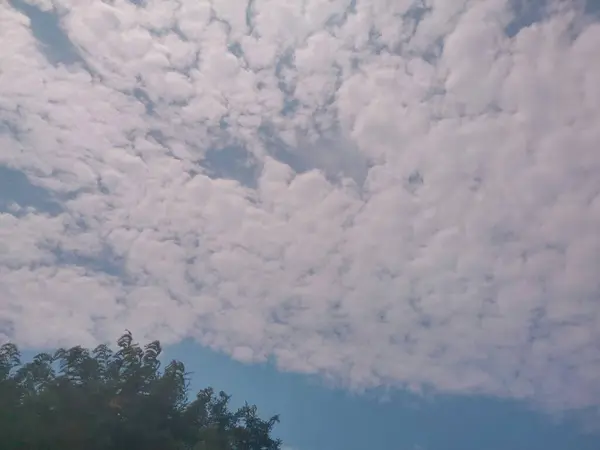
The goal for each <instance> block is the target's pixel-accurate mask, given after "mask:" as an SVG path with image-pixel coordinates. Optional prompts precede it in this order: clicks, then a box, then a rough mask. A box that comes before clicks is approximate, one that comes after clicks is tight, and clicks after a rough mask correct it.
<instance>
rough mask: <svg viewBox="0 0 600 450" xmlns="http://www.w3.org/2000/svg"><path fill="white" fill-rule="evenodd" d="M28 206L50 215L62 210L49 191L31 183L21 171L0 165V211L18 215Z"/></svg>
mask: <svg viewBox="0 0 600 450" xmlns="http://www.w3.org/2000/svg"><path fill="white" fill-rule="evenodd" d="M30 208H32V209H34V210H36V211H38V212H41V213H45V214H49V215H50V216H56V215H58V214H60V213H61V212H62V207H61V205H60V204H59V203H58V202H57V201H56V200H55V198H54V196H53V195H52V193H51V192H49V191H47V190H46V189H44V188H42V187H40V186H36V185H35V184H33V183H32V182H31V181H30V180H29V178H28V177H27V175H26V174H24V173H23V172H20V171H18V170H14V169H11V168H9V167H6V166H1V165H0V213H9V214H12V215H15V216H17V217H19V216H21V215H23V214H24V212H26V211H27V210H28V209H30Z"/></svg>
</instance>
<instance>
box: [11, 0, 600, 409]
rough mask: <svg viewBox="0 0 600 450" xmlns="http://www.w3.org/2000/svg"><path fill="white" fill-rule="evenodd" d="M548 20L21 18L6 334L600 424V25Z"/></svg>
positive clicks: (483, 16) (267, 8)
mask: <svg viewBox="0 0 600 450" xmlns="http://www.w3.org/2000/svg"><path fill="white" fill-rule="evenodd" d="M541 3H542V5H541V6H540V7H539V8H538V9H535V10H534V9H532V7H530V6H527V5H529V2H516V1H508V0H480V1H469V0H463V1H451V2H450V1H438V0H414V1H413V0H407V1H398V0H395V1H386V0H356V1H351V0H330V1H325V0H304V1H297V2H291V3H290V2H281V1H275V0H254V1H250V2H248V3H247V4H242V3H240V2H239V1H237V0H213V1H212V2H210V1H206V2H198V1H195V0H173V1H170V2H166V1H163V0H160V1H159V0H145V1H136V2H132V1H126V0H105V1H101V0H88V1H86V2H78V1H74V0H44V1H41V0H36V1H34V0H11V1H10V2H8V3H6V2H4V3H2V4H0V41H1V42H2V43H3V45H2V46H1V47H0V67H1V68H2V69H1V73H0V124H1V125H0V149H1V150H0V167H2V169H1V170H2V171H4V172H1V171H0V175H2V174H3V173H8V172H9V171H10V173H12V174H15V173H18V174H20V175H18V176H19V177H21V178H19V179H21V180H23V179H26V180H27V183H21V184H22V185H23V186H24V187H23V189H25V188H27V185H29V184H30V185H32V186H35V189H37V191H36V192H38V194H39V195H41V196H42V197H43V199H44V201H43V202H41V203H40V202H38V203H36V202H33V201H30V202H29V203H27V204H24V205H23V204H20V203H19V199H20V198H24V197H23V196H17V195H15V194H14V193H11V190H10V189H7V188H5V187H4V184H2V183H0V187H2V189H3V191H2V192H0V196H2V197H3V198H1V199H0V207H2V205H10V207H8V206H5V207H2V209H1V210H0V292H1V296H0V299H1V300H0V333H2V335H3V336H4V338H5V339H7V338H10V339H14V340H16V341H18V342H20V343H21V344H22V345H24V346H46V345H55V344H63V343H73V342H82V341H83V342H94V341H97V340H105V339H110V338H112V337H114V336H115V335H116V333H119V332H120V331H121V330H122V329H123V328H125V327H127V328H129V329H131V330H132V331H134V332H135V333H136V334H137V336H138V337H140V338H141V337H143V336H152V337H153V338H155V337H158V338H161V339H163V340H165V341H166V342H177V341H178V340H180V339H182V338H185V337H194V338H196V339H198V340H199V341H200V342H201V343H203V344H205V345H209V346H211V347H213V348H216V349H219V350H222V351H225V352H228V353H229V354H231V355H233V356H234V357H236V358H238V359H241V360H244V361H260V360H265V359H267V358H273V359H274V361H275V362H276V363H277V364H278V366H279V367H280V368H281V369H283V370H292V371H299V372H306V373H319V374H322V375H325V376H328V377H331V378H332V379H334V380H336V381H338V382H341V383H344V384H346V385H348V386H353V387H356V388H365V387H374V386H408V387H411V388H415V389H418V388H419V387H422V386H428V387H433V388H434V389H437V390H441V391H444V392H455V393H483V394H488V395H497V396H506V397H512V398H522V399H527V400H531V401H535V402H538V403H543V404H545V405H546V406H548V407H551V408H553V409H559V410H562V409H572V408H575V409H577V408H586V407H598V406H599V405H600V300H599V299H600V281H599V277H598V274H599V273H600V232H599V230H600V177H599V176H598V174H599V173H600V154H599V153H598V143H599V142H600V84H598V80H599V79H600V60H599V59H598V58H597V49H598V46H599V45H600V23H598V21H597V17H598V16H597V13H596V12H594V11H593V8H591V7H590V6H589V5H586V4H585V2H579V3H578V2H560V1H552V0H547V1H545V2H541ZM524 5H525V6H527V7H525V6H524ZM49 24H50V25H49ZM48 26H52V27H54V28H52V33H51V34H48V33H47V32H46V33H44V32H42V30H41V28H40V27H48ZM60 46H62V47H60ZM59 47H60V48H59ZM61 49H62V51H61ZM61 55H62V56H61ZM24 177H26V178H24ZM31 189H34V188H33V187H31ZM40 192H41V193H42V194H43V195H42V194H40ZM44 202H45V203H44ZM45 204H51V205H53V208H52V210H51V211H49V210H46V209H44V207H43V205H45ZM40 205H41V206H40Z"/></svg>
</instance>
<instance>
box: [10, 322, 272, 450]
mask: <svg viewBox="0 0 600 450" xmlns="http://www.w3.org/2000/svg"><path fill="white" fill-rule="evenodd" d="M117 344H118V347H119V349H118V351H116V352H113V351H112V350H111V349H110V348H109V347H108V346H106V345H100V346H98V347H96V348H95V349H93V350H91V351H90V350H88V349H85V348H83V347H81V346H76V347H72V348H70V349H60V350H58V351H57V352H56V353H55V354H54V355H50V354H48V353H40V354H39V355H37V356H35V357H34V358H33V360H32V361H31V362H28V363H26V364H22V363H21V360H20V353H19V350H18V348H17V347H16V346H15V345H13V344H10V343H9V344H4V345H3V346H2V347H0V436H1V438H0V439H1V442H2V445H1V447H2V449H4V450H17V449H18V450H25V449H26V450H59V449H60V450H81V449H89V450H113V449H119V450H280V448H281V442H280V441H279V440H278V439H274V438H273V437H271V431H272V429H273V427H274V425H275V424H276V423H277V422H278V421H279V418H278V416H274V417H272V418H270V419H268V420H263V419H261V418H260V417H259V416H258V413H257V409H256V407H255V406H251V405H248V404H246V405H245V406H243V407H242V408H239V409H238V410H235V411H232V410H230V408H229V396H228V395H227V394H225V393H224V392H219V393H218V394H217V393H215V392H214V391H213V389H212V388H207V389H203V390H201V391H200V392H198V393H197V395H196V398H195V399H193V400H191V401H190V400H189V398H188V393H189V383H188V374H187V373H186V371H185V366H184V365H183V363H181V362H179V361H172V362H171V363H169V364H168V365H167V366H166V367H165V368H164V370H160V361H159V360H158V357H159V355H160V354H161V346H160V342H158V341H154V342H151V343H149V344H147V345H145V346H144V347H143V348H142V347H140V346H139V345H138V344H136V343H135V342H134V341H133V337H132V335H131V333H130V332H127V333H126V334H124V335H123V336H121V337H120V338H119V340H118V341H117Z"/></svg>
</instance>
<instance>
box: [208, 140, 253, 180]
mask: <svg viewBox="0 0 600 450" xmlns="http://www.w3.org/2000/svg"><path fill="white" fill-rule="evenodd" d="M201 165H202V167H203V168H204V169H205V170H206V175H207V176H209V177H210V178H223V179H229V180H235V181H238V182H239V183H240V184H241V185H243V186H246V187H248V188H251V189H255V188H256V186H257V184H258V177H259V176H260V172H261V169H262V167H261V165H260V164H259V163H258V161H257V160H256V158H255V157H254V155H252V153H250V152H249V151H248V150H247V149H246V148H245V147H244V146H243V145H241V144H230V145H226V146H223V147H221V148H210V149H208V151H207V152H206V153H205V154H204V159H203V160H202V162H201Z"/></svg>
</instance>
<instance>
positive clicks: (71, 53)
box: [8, 0, 86, 67]
mask: <svg viewBox="0 0 600 450" xmlns="http://www.w3.org/2000/svg"><path fill="white" fill-rule="evenodd" d="M8 3H9V4H10V5H11V6H12V7H13V8H15V9H16V10H18V11H20V12H21V13H22V14H24V15H26V16H27V17H28V18H29V21H30V22H29V23H30V26H31V32H32V34H33V36H34V37H35V38H36V40H37V41H38V43H39V48H40V51H41V52H42V54H43V55H44V56H45V57H46V59H47V60H48V62H50V63H51V64H61V63H62V64H67V65H71V64H78V63H79V64H81V65H83V66H84V67H85V66H86V64H85V61H84V60H83V58H82V57H81V55H80V54H79V52H78V51H77V48H76V47H75V45H74V44H73V42H71V40H70V39H69V37H68V36H67V34H66V33H65V32H64V31H63V29H62V28H61V26H60V19H59V17H58V15H57V14H55V13H53V12H49V11H43V10H42V9H40V8H39V7H38V6H35V5H31V4H29V3H27V2H26V1H24V0H8Z"/></svg>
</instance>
